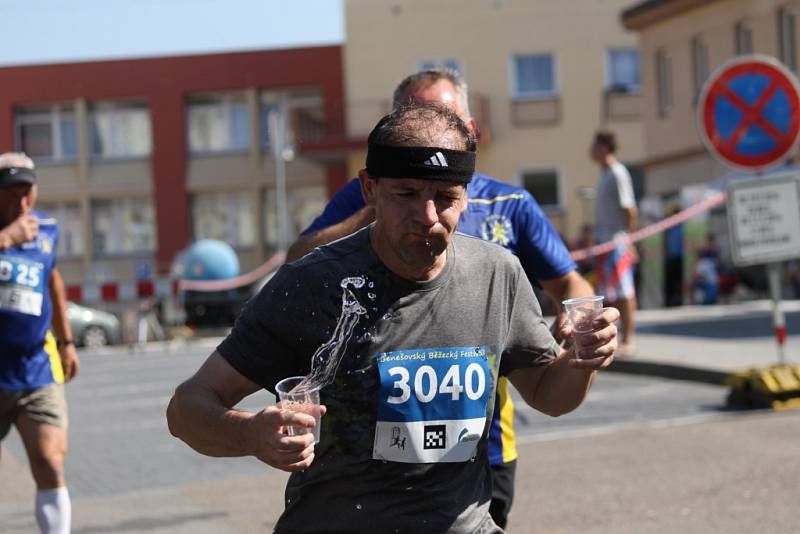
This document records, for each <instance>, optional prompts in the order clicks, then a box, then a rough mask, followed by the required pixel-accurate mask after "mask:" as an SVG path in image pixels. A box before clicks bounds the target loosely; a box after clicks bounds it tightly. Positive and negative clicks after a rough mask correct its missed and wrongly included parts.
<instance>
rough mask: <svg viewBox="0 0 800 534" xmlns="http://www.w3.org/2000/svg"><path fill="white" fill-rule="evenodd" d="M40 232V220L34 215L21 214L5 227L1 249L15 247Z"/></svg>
mask: <svg viewBox="0 0 800 534" xmlns="http://www.w3.org/2000/svg"><path fill="white" fill-rule="evenodd" d="M38 233H39V220H38V219H37V218H36V217H34V216H33V215H30V214H28V215H20V216H19V217H17V218H16V219H14V222H12V223H11V224H9V225H8V226H6V227H5V228H3V230H2V239H0V249H3V248H10V247H15V246H17V245H21V244H22V243H27V242H28V241H31V240H32V239H33V238H34V237H36V235H37V234H38Z"/></svg>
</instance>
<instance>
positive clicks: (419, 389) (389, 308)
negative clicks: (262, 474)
mask: <svg viewBox="0 0 800 534" xmlns="http://www.w3.org/2000/svg"><path fill="white" fill-rule="evenodd" d="M348 277H363V278H364V280H365V283H364V285H363V287H362V288H361V289H356V290H354V293H355V295H356V298H357V299H358V300H359V302H360V303H361V304H362V305H363V306H364V307H365V308H366V310H367V314H366V315H362V316H361V318H360V320H359V323H358V324H357V325H356V327H355V331H354V333H353V336H352V338H351V339H350V341H349V342H348V343H347V348H346V350H345V351H344V357H343V358H342V361H341V363H340V364H339V367H338V370H337V373H336V376H335V380H334V381H333V383H332V384H330V385H328V386H326V387H324V388H323V389H322V391H321V401H322V403H323V404H325V405H326V406H327V408H328V412H327V414H326V415H325V416H324V417H323V419H322V435H321V439H320V442H319V444H318V445H317V448H316V452H315V454H316V456H315V459H314V462H313V463H312V465H311V467H310V468H309V469H307V470H306V471H304V472H300V473H294V474H292V476H291V478H290V479H289V482H288V484H287V488H286V509H285V511H284V513H283V515H282V516H281V518H280V519H279V521H278V523H277V526H276V532H315V533H319V532H348V533H356V532H365V533H366V532H369V533H373V532H398V533H403V532H414V533H415V534H418V533H420V532H475V531H476V530H478V529H479V528H484V527H485V526H486V525H487V524H491V522H490V521H489V520H488V507H489V502H490V500H491V482H490V479H489V464H488V459H487V435H488V425H489V422H490V421H491V414H492V410H493V401H494V391H495V386H496V382H497V377H498V375H499V373H500V369H501V367H502V372H503V373H504V374H507V373H508V372H510V371H512V370H514V369H517V368H525V367H535V366H540V365H543V364H546V363H548V362H549V361H551V360H552V359H553V358H554V357H555V355H556V351H557V346H556V344H555V342H554V340H553V338H552V336H551V335H550V331H549V329H548V328H547V325H546V324H545V322H544V320H543V319H542V315H541V310H540V308H539V304H538V302H537V300H536V297H535V296H534V293H533V290H532V289H531V286H530V283H529V282H528V279H527V277H526V276H525V273H524V271H523V270H522V267H521V266H520V264H519V261H518V260H517V258H516V257H515V256H513V255H512V254H511V253H509V252H508V251H506V250H505V249H503V248H502V247H499V246H497V245H494V244H491V243H486V242H484V241H482V240H479V239H477V238H472V237H468V236H465V235H461V234H456V235H455V236H454V238H453V240H452V243H451V245H450V247H449V249H448V257H447V264H446V266H445V268H444V270H443V271H442V272H441V273H440V274H439V275H438V276H437V277H436V278H435V279H434V280H432V281H430V282H412V281H409V280H405V279H403V278H400V277H398V276H397V275H395V274H393V273H392V272H390V271H389V270H388V269H387V268H386V267H385V266H384V265H383V264H382V262H381V261H380V260H379V259H378V257H377V256H376V254H375V252H374V251H373V249H372V246H371V245H370V242H369V233H368V229H364V230H362V231H359V232H357V233H355V234H353V235H351V236H349V237H347V238H344V239H341V240H339V241H337V242H335V243H332V244H330V245H328V246H325V247H321V248H319V249H317V250H315V251H314V252H313V253H311V254H309V255H308V256H306V257H304V258H303V259H301V260H299V261H297V262H294V263H291V264H287V265H284V266H283V267H282V268H281V269H280V270H279V271H278V273H276V275H275V276H274V277H273V278H272V279H271V280H270V282H269V283H268V284H267V285H266V286H265V287H264V289H263V290H262V291H261V292H260V293H259V294H258V296H256V297H255V298H254V299H252V300H251V301H250V302H248V304H247V305H246V307H245V309H244V310H243V312H242V314H241V316H240V317H239V318H238V320H237V321H236V325H235V326H234V329H233V331H232V332H231V334H230V335H229V336H228V338H226V339H225V340H224V341H223V342H222V344H221V345H220V346H219V348H218V351H219V352H220V354H222V356H223V357H224V358H225V359H226V360H227V361H228V362H229V363H230V364H231V365H232V366H233V367H234V368H236V369H237V370H238V371H239V372H240V373H242V374H243V375H244V376H246V377H248V378H249V379H250V380H252V381H254V382H256V383H258V384H261V385H262V386H263V387H265V388H266V389H268V390H270V391H273V392H274V388H275V384H276V383H277V382H278V381H279V380H281V379H282V378H284V377H287V376H293V375H305V374H307V373H308V372H309V370H310V366H311V361H310V360H311V355H312V354H313V353H314V352H315V350H316V349H317V348H318V347H319V346H320V345H321V344H322V343H324V342H326V341H328V340H329V339H330V338H331V335H332V334H333V332H334V329H335V326H336V324H337V320H338V319H339V316H340V314H341V311H342V289H341V281H342V280H343V279H345V278H348Z"/></svg>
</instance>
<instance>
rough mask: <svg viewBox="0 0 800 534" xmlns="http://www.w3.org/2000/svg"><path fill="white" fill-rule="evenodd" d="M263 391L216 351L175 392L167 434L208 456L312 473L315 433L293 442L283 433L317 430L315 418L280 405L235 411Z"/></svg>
mask: <svg viewBox="0 0 800 534" xmlns="http://www.w3.org/2000/svg"><path fill="white" fill-rule="evenodd" d="M259 389H260V387H259V386H258V384H255V383H254V382H252V381H250V380H249V379H247V378H246V377H245V376H243V375H242V374H240V373H239V372H238V371H236V369H234V368H233V367H232V366H231V365H230V364H229V363H228V362H227V361H226V360H225V359H224V358H223V357H222V356H221V355H220V354H219V353H218V352H214V353H213V354H212V355H211V356H210V357H209V358H208V359H207V360H206V362H205V363H204V364H203V365H202V367H201V368H200V369H199V370H198V371H197V373H195V375H194V376H192V377H191V378H189V379H188V380H187V381H185V382H184V383H182V384H181V385H180V386H178V388H177V389H176V390H175V394H174V395H173V396H172V399H171V400H170V402H169V406H168V407H167V422H168V425H169V430H170V432H171V433H172V435H173V436H176V437H178V438H180V439H182V440H183V441H184V442H186V443H187V444H188V445H189V446H190V447H192V448H193V449H194V450H196V451H197V452H200V453H202V454H205V455H208V456H227V457H231V456H255V457H256V458H258V459H259V460H261V461H263V462H265V463H267V464H269V465H271V466H273V467H276V468H278V469H283V470H285V471H299V470H302V469H306V468H308V466H309V465H311V462H312V461H313V459H314V436H313V434H312V433H307V434H303V435H301V436H291V437H290V436H287V435H285V434H284V433H283V431H282V429H283V427H284V426H304V427H313V426H314V418H313V417H312V416H310V415H307V414H303V413H297V412H290V411H288V410H281V409H280V408H279V407H278V406H269V407H267V408H265V409H263V410H261V411H260V412H258V413H252V412H246V411H242V410H236V409H234V408H233V407H234V406H235V405H236V404H237V403H238V402H239V401H240V400H242V399H243V398H244V397H246V396H248V395H250V394H252V393H254V392H255V391H257V390H259ZM323 413H324V410H323Z"/></svg>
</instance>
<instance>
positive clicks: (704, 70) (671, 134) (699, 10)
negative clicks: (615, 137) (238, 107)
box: [623, 0, 800, 196]
mask: <svg viewBox="0 0 800 534" xmlns="http://www.w3.org/2000/svg"><path fill="white" fill-rule="evenodd" d="M798 16H800V1H797V0H789V1H787V0H703V1H698V0H672V1H658V2H656V1H653V0H650V1H647V2H641V3H639V4H637V5H635V6H633V7H631V8H629V9H628V10H626V11H625V12H624V14H623V23H624V24H625V26H626V27H627V28H628V29H630V30H634V31H636V32H638V34H639V37H640V57H641V61H642V87H643V90H642V96H643V104H644V105H643V111H644V161H643V166H644V168H645V170H646V176H647V178H646V187H645V189H646V190H647V193H648V195H661V196H666V195H671V194H677V193H678V192H679V191H680V189H681V188H682V187H685V186H687V185H691V184H698V183H707V182H710V181H712V180H715V179H718V178H720V177H723V176H725V175H726V174H728V172H729V169H728V168H727V167H725V166H724V165H722V164H721V163H719V162H718V161H717V160H716V159H715V158H714V157H713V156H711V155H710V154H709V153H708V151H707V150H706V149H705V147H704V146H703V143H702V141H701V138H700V135H699V133H698V130H697V127H696V115H697V97H698V94H699V92H700V90H701V88H702V86H703V83H704V82H705V81H706V79H707V78H708V76H709V74H711V73H713V72H714V70H715V69H717V68H718V67H720V66H721V65H723V64H724V63H725V62H726V61H728V60H730V59H733V58H735V57H737V56H739V55H746V54H751V53H756V54H766V55H768V56H773V57H775V58H777V59H779V60H780V61H782V62H783V63H784V64H785V65H786V66H788V67H789V69H790V70H792V71H794V72H795V73H796V72H797V66H798V62H797V61H798V60H797V57H798V56H797V54H798V49H797V39H796V35H797V32H798V27H797V22H798Z"/></svg>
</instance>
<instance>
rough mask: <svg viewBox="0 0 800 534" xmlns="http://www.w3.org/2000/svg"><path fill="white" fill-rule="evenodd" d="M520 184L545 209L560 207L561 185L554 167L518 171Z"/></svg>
mask: <svg viewBox="0 0 800 534" xmlns="http://www.w3.org/2000/svg"><path fill="white" fill-rule="evenodd" d="M519 183H520V186H521V187H522V188H523V189H525V190H526V191H528V193H530V194H531V195H533V198H535V199H536V201H537V202H538V203H539V205H540V206H542V208H543V209H545V210H557V209H560V208H561V187H560V184H559V180H558V171H556V170H554V169H545V170H529V171H522V172H520V173H519Z"/></svg>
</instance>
